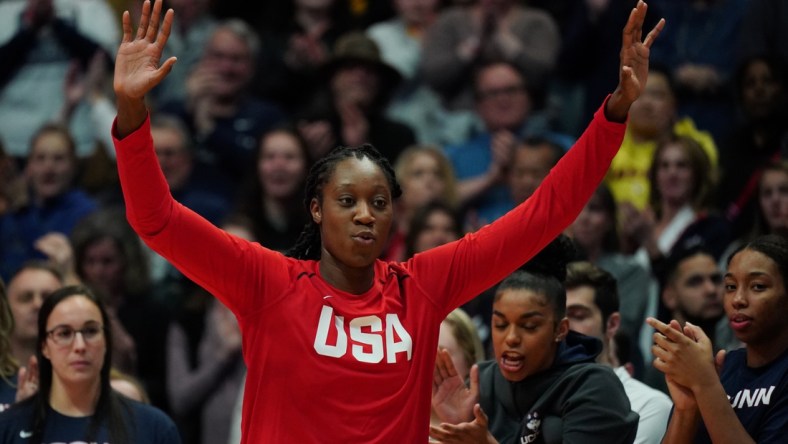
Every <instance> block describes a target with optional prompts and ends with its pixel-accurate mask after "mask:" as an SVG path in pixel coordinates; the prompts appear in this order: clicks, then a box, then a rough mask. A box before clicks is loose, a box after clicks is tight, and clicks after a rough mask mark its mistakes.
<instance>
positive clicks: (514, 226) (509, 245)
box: [409, 1, 664, 313]
mask: <svg viewBox="0 0 788 444" xmlns="http://www.w3.org/2000/svg"><path fill="white" fill-rule="evenodd" d="M645 14H646V4H645V3H643V2H642V1H641V2H639V3H638V5H637V7H636V8H633V10H632V13H631V14H630V16H629V20H628V22H627V24H626V27H625V28H624V32H623V41H622V46H621V61H620V81H619V85H618V87H616V90H615V92H614V93H613V94H612V95H611V96H610V97H609V99H608V100H607V101H606V102H605V105H604V112H602V110H600V111H599V112H597V114H596V115H595V117H594V120H593V121H592V122H591V124H590V125H589V127H588V129H586V131H585V132H584V133H583V135H582V136H581V137H580V139H578V141H577V143H576V144H575V145H574V146H573V147H572V149H570V150H569V152H567V154H566V155H565V156H564V157H563V158H562V159H561V160H560V161H559V162H558V164H557V165H556V166H555V167H554V168H553V169H552V170H551V171H550V174H548V176H547V177H546V178H545V180H544V181H543V182H542V184H541V186H540V187H539V188H538V189H537V190H536V192H535V193H534V194H533V195H532V196H531V198H529V199H528V200H526V201H525V202H523V203H522V204H520V205H518V206H517V207H516V208H515V209H514V210H512V211H510V212H509V213H507V214H506V215H504V216H503V217H501V218H500V219H498V220H497V221H495V222H494V223H492V224H490V225H487V226H485V227H483V228H482V229H480V230H479V231H477V232H476V233H472V234H469V235H467V236H465V237H464V238H462V239H460V240H459V241H456V242H453V243H450V244H446V245H444V246H441V247H438V248H437V249H434V250H431V251H428V252H425V253H422V254H421V255H416V256H415V257H414V258H413V259H412V260H411V262H410V263H409V266H410V267H411V269H412V270H413V274H414V276H445V277H446V279H424V280H423V282H421V285H422V286H423V288H424V289H425V290H426V292H427V293H428V294H430V295H434V296H433V297H434V298H435V299H434V302H436V305H438V306H440V307H442V308H444V309H445V310H446V313H448V312H449V311H451V310H452V309H454V308H456V307H457V306H458V305H461V304H463V303H464V302H466V301H467V300H468V299H470V298H472V297H474V296H476V295H478V294H479V293H481V292H482V291H484V290H486V289H487V288H490V287H491V286H493V285H495V284H496V283H497V282H499V281H500V280H501V279H503V278H504V277H506V276H507V275H508V274H509V273H511V272H512V271H514V270H515V269H517V268H518V267H520V266H521V265H523V264H524V263H525V262H526V261H528V260H529V259H530V258H531V257H533V256H534V255H535V254H536V253H537V252H539V251H540V250H541V249H542V248H544V246H545V245H547V244H548V243H549V242H550V241H552V240H553V239H555V237H556V236H558V235H559V234H560V233H561V232H562V231H563V230H564V229H565V228H566V227H567V226H569V224H571V223H572V221H574V220H575V218H577V215H578V214H580V211H581V210H582V209H583V207H584V206H585V204H586V202H588V199H589V198H590V197H591V194H592V193H593V192H594V190H595V189H596V188H597V186H598V185H599V183H600V182H601V181H602V179H603V177H604V175H605V173H606V172H607V170H608V168H609V167H610V162H611V161H612V159H613V157H615V155H616V153H617V152H618V149H619V147H620V146H621V141H622V140H623V137H624V131H625V129H626V127H625V126H624V125H622V124H621V123H623V122H625V121H626V117H627V113H628V112H629V107H630V106H631V105H632V102H634V101H635V100H636V99H637V98H638V97H639V96H640V94H641V92H642V91H643V86H644V85H645V83H646V82H645V81H646V77H647V76H648V57H649V48H650V46H651V44H652V43H653V41H654V39H655V38H656V37H657V35H659V32H660V30H661V29H662V27H663V26H664V21H662V20H660V22H659V23H658V24H657V25H656V26H655V27H654V29H653V30H652V31H651V32H650V33H649V34H648V36H646V38H645V40H643V41H641V26H642V25H643V19H644V17H645ZM603 114H604V115H603ZM617 122H618V123H617ZM442 297H443V298H450V299H448V300H446V299H441V298H442Z"/></svg>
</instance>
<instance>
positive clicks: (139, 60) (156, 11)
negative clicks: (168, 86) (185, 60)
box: [113, 0, 175, 137]
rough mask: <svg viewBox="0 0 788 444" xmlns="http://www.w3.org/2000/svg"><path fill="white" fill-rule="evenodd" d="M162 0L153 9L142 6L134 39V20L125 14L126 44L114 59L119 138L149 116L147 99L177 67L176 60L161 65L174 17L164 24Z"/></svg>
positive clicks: (167, 16)
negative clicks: (174, 67) (149, 93)
mask: <svg viewBox="0 0 788 444" xmlns="http://www.w3.org/2000/svg"><path fill="white" fill-rule="evenodd" d="M161 8H162V0H156V3H154V4H153V6H151V4H150V0H145V3H143V5H142V16H141V18H140V24H139V27H138V28H137V33H136V34H135V35H134V36H133V37H132V26H131V17H130V15H129V12H128V11H126V12H124V13H123V40H122V42H121V44H120V47H119V48H118V55H117V57H116V58H115V78H114V83H113V84H114V88H115V96H116V97H117V99H118V120H117V130H118V133H119V134H118V135H119V136H120V137H124V136H126V135H128V134H129V133H131V131H133V130H134V129H136V128H137V127H139V125H141V124H142V121H143V120H144V119H145V116H146V115H147V110H146V109H145V103H144V98H145V94H147V93H148V92H149V91H150V90H151V89H153V88H154V87H155V86H156V85H158V84H159V83H160V82H161V81H162V79H163V78H164V77H165V76H166V75H167V74H168V73H169V72H170V70H171V69H172V66H173V65H174V64H175V57H170V58H169V59H167V60H165V61H164V63H160V62H161V56H162V51H163V50H164V45H165V43H167V38H168V37H169V35H170V30H171V29H172V21H173V18H174V15H175V13H174V12H173V11H172V9H170V10H168V11H167V12H166V13H165V14H164V20H163V21H162V23H161V28H160V27H159V22H160V21H161Z"/></svg>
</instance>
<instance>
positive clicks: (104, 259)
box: [82, 237, 126, 295]
mask: <svg viewBox="0 0 788 444" xmlns="http://www.w3.org/2000/svg"><path fill="white" fill-rule="evenodd" d="M125 268H126V264H125V261H124V260H123V254H122V252H121V251H120V247H119V246H118V244H117V243H116V242H115V241H114V240H113V239H111V238H108V237H105V238H102V239H99V240H97V241H95V242H93V243H92V244H90V245H88V246H87V247H86V248H85V255H84V257H83V259H82V274H83V275H84V277H85V282H86V283H87V284H89V285H91V286H93V287H94V288H96V289H97V290H99V291H101V292H103V293H105V294H106V295H114V294H115V293H116V292H117V291H118V290H119V289H122V288H123V272H124V270H125Z"/></svg>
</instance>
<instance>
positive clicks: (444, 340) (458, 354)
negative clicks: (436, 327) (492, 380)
mask: <svg viewBox="0 0 788 444" xmlns="http://www.w3.org/2000/svg"><path fill="white" fill-rule="evenodd" d="M438 348H445V349H446V351H448V352H449V355H450V356H451V361H452V362H453V363H454V368H455V369H457V374H458V375H460V377H461V378H462V379H463V380H464V379H466V378H467V377H468V375H469V374H470V372H471V366H472V365H473V363H472V362H468V361H467V360H466V359H465V356H463V353H462V348H461V347H460V344H458V343H457V338H456V337H454V330H453V329H452V327H451V325H449V324H448V323H446V322H441V327H440V333H439V335H438Z"/></svg>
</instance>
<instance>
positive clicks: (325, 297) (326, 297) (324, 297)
mask: <svg viewBox="0 0 788 444" xmlns="http://www.w3.org/2000/svg"><path fill="white" fill-rule="evenodd" d="M330 297H331V295H328V296H323V299H328V298H330Z"/></svg>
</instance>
